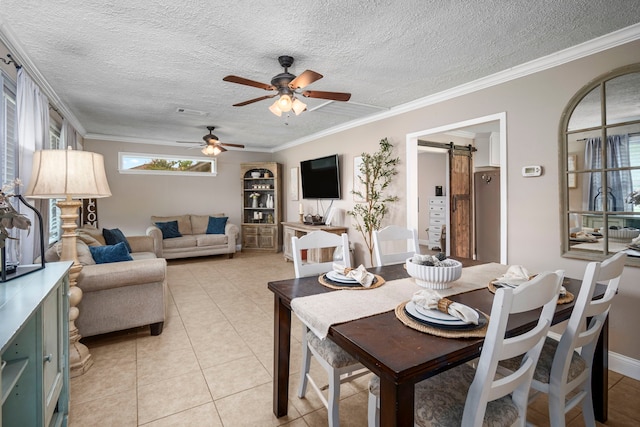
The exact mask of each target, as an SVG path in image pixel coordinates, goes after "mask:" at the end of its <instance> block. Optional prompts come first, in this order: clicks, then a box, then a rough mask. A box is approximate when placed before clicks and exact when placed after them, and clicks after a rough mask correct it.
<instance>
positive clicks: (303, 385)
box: [298, 325, 311, 398]
mask: <svg viewBox="0 0 640 427" xmlns="http://www.w3.org/2000/svg"><path fill="white" fill-rule="evenodd" d="M308 330H309V329H308V328H307V327H306V326H305V325H302V366H301V367H300V384H299V386H298V397H299V398H303V397H304V396H305V394H306V393H307V381H308V379H307V374H308V373H309V369H310V368H311V351H310V350H309V344H308V343H307V331H308Z"/></svg>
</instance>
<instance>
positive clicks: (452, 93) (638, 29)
mask: <svg viewBox="0 0 640 427" xmlns="http://www.w3.org/2000/svg"><path fill="white" fill-rule="evenodd" d="M638 39H640V23H638V24H634V25H631V26H629V27H626V28H623V29H621V30H618V31H614V32H612V33H609V34H605V35H604V36H600V37H597V38H595V39H592V40H589V41H586V42H584V43H581V44H579V45H576V46H572V47H569V48H567V49H564V50H561V51H558V52H554V53H552V54H550V55H547V56H543V57H542V58H538V59H534V60H532V61H529V62H526V63H524V64H521V65H517V66H515V67H512V68H509V69H508V70H504V71H500V72H497V73H495V74H492V75H490V76H487V77H483V78H480V79H477V80H474V81H471V82H468V83H464V84H462V85H459V86H456V87H454V88H451V89H447V90H444V91H442V92H438V93H435V94H433V95H429V96H425V97H424V98H420V99H417V100H414V101H411V102H407V103H406V104H402V105H398V106H396V107H392V108H391V109H389V110H388V111H383V112H381V113H377V114H373V115H371V116H367V117H363V118H361V119H356V120H352V121H349V122H346V123H343V124H341V125H338V126H334V127H332V128H329V129H326V130H324V131H322V132H318V133H315V134H313V135H309V136H306V137H304V138H300V139H296V140H294V141H290V142H288V143H286V144H283V145H280V146H278V147H276V148H274V150H273V152H277V151H281V150H285V149H287V148H292V147H295V146H297V145H301V144H305V143H307V142H311V141H314V140H316V139H319V138H322V137H325V136H329V135H333V134H335V133H338V132H342V131H346V130H349V129H353V128H355V127H358V126H362V125H365V124H369V123H373V122H376V121H378V120H383V119H387V118H390V117H394V116H397V115H399V114H404V113H408V112H410V111H413V110H417V109H419V108H424V107H427V106H430V105H434V104H438V103H440V102H444V101H448V100H451V99H454V98H457V97H460V96H463V95H468V94H471V93H473V92H477V91H480V90H483V89H487V88H489V87H492V86H497V85H500V84H502V83H506V82H509V81H511V80H515V79H519V78H521V77H525V76H528V75H531V74H535V73H538V72H541V71H544V70H547V69H549V68H553V67H557V66H559V65H563V64H566V63H568V62H571V61H575V60H577V59H580V58H584V57H586V56H589V55H594V54H596V53H598V52H602V51H604V50H607V49H611V48H614V47H617V46H621V45H623V44H625V43H629V42H632V41H635V40H638Z"/></svg>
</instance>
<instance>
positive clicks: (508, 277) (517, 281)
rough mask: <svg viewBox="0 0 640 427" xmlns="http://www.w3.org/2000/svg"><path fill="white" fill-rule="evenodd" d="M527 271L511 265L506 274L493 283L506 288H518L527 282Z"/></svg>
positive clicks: (528, 275) (521, 267)
mask: <svg viewBox="0 0 640 427" xmlns="http://www.w3.org/2000/svg"><path fill="white" fill-rule="evenodd" d="M530 276H531V275H530V274H529V271H528V270H527V269H526V268H524V267H523V266H521V265H512V266H510V267H509V269H508V270H507V272H506V273H504V274H503V275H502V276H500V277H498V278H497V279H496V280H494V283H496V282H497V283H502V284H505V285H507V286H511V287H513V286H518V285H521V284H523V283H524V282H527V281H528V280H529V277H530Z"/></svg>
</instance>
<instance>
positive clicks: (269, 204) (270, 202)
mask: <svg viewBox="0 0 640 427" xmlns="http://www.w3.org/2000/svg"><path fill="white" fill-rule="evenodd" d="M267 208H269V209H273V196H272V195H271V194H268V195H267Z"/></svg>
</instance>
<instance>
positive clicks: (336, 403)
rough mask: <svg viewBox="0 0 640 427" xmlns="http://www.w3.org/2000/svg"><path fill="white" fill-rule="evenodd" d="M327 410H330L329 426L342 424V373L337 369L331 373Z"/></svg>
mask: <svg viewBox="0 0 640 427" xmlns="http://www.w3.org/2000/svg"><path fill="white" fill-rule="evenodd" d="M327 406H328V408H327V410H328V411H329V416H328V418H329V427H339V426H340V410H339V409H340V374H339V373H338V372H337V371H334V372H333V375H329V390H328V395H327Z"/></svg>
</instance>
